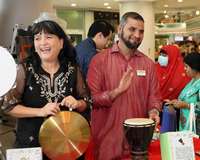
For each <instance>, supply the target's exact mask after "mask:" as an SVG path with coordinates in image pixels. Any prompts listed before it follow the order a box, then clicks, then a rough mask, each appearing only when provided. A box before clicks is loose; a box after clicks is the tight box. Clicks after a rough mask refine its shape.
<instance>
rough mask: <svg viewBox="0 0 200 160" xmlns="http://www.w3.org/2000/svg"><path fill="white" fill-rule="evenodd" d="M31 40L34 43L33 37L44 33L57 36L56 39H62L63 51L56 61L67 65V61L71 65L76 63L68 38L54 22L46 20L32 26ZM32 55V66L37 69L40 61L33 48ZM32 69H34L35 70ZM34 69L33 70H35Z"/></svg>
mask: <svg viewBox="0 0 200 160" xmlns="http://www.w3.org/2000/svg"><path fill="white" fill-rule="evenodd" d="M31 31H32V38H33V41H34V35H36V34H38V33H40V32H45V33H50V34H54V35H56V36H58V38H60V39H63V49H61V51H60V54H59V55H58V59H59V62H60V64H61V65H62V64H67V62H68V61H70V62H71V63H76V62H75V50H74V48H73V46H72V44H71V42H70V40H69V38H68V36H67V35H66V34H65V32H64V30H63V29H62V28H61V27H60V26H59V25H58V24H57V23H56V22H54V21H50V20H46V21H41V22H38V23H35V24H33V26H32V28H31ZM32 51H33V54H32V55H31V57H34V58H32V59H33V60H34V64H33V65H34V66H35V67H36V68H38V66H40V64H41V61H40V58H39V56H38V54H37V53H36V52H35V48H34V46H33V49H32ZM35 67H34V68H35ZM36 68H35V69H36Z"/></svg>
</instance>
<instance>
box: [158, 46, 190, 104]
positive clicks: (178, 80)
mask: <svg viewBox="0 0 200 160" xmlns="http://www.w3.org/2000/svg"><path fill="white" fill-rule="evenodd" d="M156 68H157V75H158V80H159V82H160V91H161V95H162V98H163V100H165V99H176V98H178V95H179V94H180V92H181V90H182V89H183V88H184V87H185V85H186V84H187V83H188V82H189V81H190V78H189V77H188V76H187V75H186V73H185V70H184V63H183V58H182V56H181V53H180V50H179V49H178V48H177V47H176V46H174V45H166V46H164V47H163V48H162V49H161V51H160V55H159V57H158V63H157V64H156Z"/></svg>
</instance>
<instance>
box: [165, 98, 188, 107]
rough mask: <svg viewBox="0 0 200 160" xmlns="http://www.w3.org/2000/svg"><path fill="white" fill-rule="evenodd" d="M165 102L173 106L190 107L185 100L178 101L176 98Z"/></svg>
mask: <svg viewBox="0 0 200 160" xmlns="http://www.w3.org/2000/svg"><path fill="white" fill-rule="evenodd" d="M166 102H167V103H166V104H170V105H173V106H174V107H175V108H190V107H189V104H188V103H187V102H184V101H180V100H177V99H173V100H171V101H166Z"/></svg>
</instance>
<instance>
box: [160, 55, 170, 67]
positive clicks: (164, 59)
mask: <svg viewBox="0 0 200 160" xmlns="http://www.w3.org/2000/svg"><path fill="white" fill-rule="evenodd" d="M158 63H159V64H160V66H163V67H166V66H167V65H168V56H162V55H159V57H158Z"/></svg>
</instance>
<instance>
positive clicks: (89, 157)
mask: <svg viewBox="0 0 200 160" xmlns="http://www.w3.org/2000/svg"><path fill="white" fill-rule="evenodd" d="M193 141H194V150H195V152H196V151H200V139H196V138H194V139H193ZM92 145H93V144H92V142H91V144H90V145H89V146H90V147H89V148H88V150H87V152H86V156H85V160H95V158H94V153H93V146H92ZM148 151H149V152H148V154H149V160H161V151H160V141H159V140H156V141H152V142H151V144H150V146H149V150H148ZM195 159H196V160H200V156H197V155H196V156H195ZM123 160H130V158H123Z"/></svg>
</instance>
